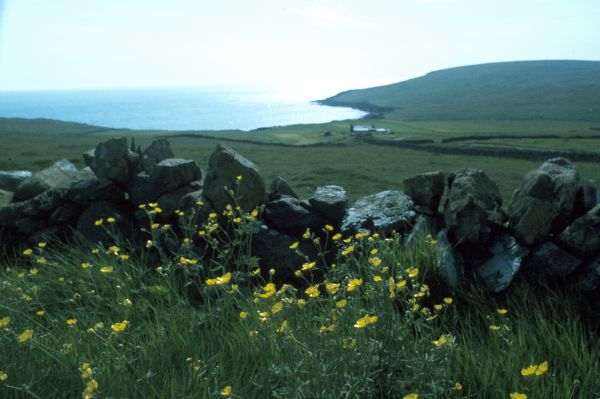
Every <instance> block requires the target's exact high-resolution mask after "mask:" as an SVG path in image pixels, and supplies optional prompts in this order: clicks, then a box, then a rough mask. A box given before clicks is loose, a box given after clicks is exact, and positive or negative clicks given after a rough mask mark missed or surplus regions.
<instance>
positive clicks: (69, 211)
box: [48, 202, 83, 224]
mask: <svg viewBox="0 0 600 399" xmlns="http://www.w3.org/2000/svg"><path fill="white" fill-rule="evenodd" d="M82 209H83V207H82V206H81V205H79V204H75V203H72V202H67V203H63V204H61V205H60V206H59V207H58V208H56V209H54V211H52V213H51V214H50V217H49V218H48V221H49V222H50V223H52V224H55V223H67V224H70V223H74V222H77V218H78V217H79V214H80V213H81V211H82Z"/></svg>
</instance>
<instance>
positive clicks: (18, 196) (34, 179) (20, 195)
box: [13, 159, 82, 201]
mask: <svg viewBox="0 0 600 399" xmlns="http://www.w3.org/2000/svg"><path fill="white" fill-rule="evenodd" d="M81 179H82V175H81V172H79V170H78V169H77V167H76V166H75V165H73V164H72V163H71V162H69V161H67V160H66V159H62V160H60V161H57V162H55V163H54V164H52V166H50V167H48V168H46V169H42V170H40V171H39V172H36V173H34V174H33V176H31V178H29V179H27V180H25V181H23V182H22V183H21V184H19V186H18V187H17V191H16V192H15V196H14V198H13V201H24V200H27V199H30V198H33V197H35V196H36V195H38V194H41V193H43V192H44V191H46V190H48V189H50V188H65V187H69V186H70V185H71V184H73V183H74V182H76V181H78V180H81Z"/></svg>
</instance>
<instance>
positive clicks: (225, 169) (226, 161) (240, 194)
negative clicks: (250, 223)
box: [204, 144, 266, 213]
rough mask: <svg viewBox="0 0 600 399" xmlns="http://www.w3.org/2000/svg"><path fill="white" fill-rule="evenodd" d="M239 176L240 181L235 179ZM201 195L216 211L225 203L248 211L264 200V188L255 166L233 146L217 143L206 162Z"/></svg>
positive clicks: (219, 210) (223, 206)
mask: <svg viewBox="0 0 600 399" xmlns="http://www.w3.org/2000/svg"><path fill="white" fill-rule="evenodd" d="M238 176H241V180H237V177H238ZM204 196H205V197H206V199H207V200H208V202H209V205H210V206H211V207H212V208H213V209H214V210H215V211H217V213H219V212H222V211H223V210H224V209H225V207H226V206H227V205H228V204H230V205H232V206H235V205H236V204H237V206H239V207H240V208H241V209H242V210H243V211H245V212H250V211H252V210H253V209H254V208H256V207H258V206H259V205H261V204H263V203H264V201H265V197H266V187H265V182H264V181H263V179H262V177H261V176H260V173H259V171H258V168H257V167H256V165H254V164H253V163H252V162H250V161H249V160H247V159H246V158H244V157H243V156H241V155H240V154H239V153H238V152H236V151H235V150H233V149H232V148H230V147H227V146H225V145H223V144H219V145H218V146H217V148H216V150H215V151H214V152H213V153H212V154H211V156H210V159H209V161H208V171H207V173H206V178H205V180H204Z"/></svg>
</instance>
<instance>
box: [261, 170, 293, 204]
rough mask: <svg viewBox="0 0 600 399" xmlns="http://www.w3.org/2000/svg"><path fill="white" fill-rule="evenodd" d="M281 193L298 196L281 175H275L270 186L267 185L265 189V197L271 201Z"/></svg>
mask: <svg viewBox="0 0 600 399" xmlns="http://www.w3.org/2000/svg"><path fill="white" fill-rule="evenodd" d="M282 195H288V196H290V197H294V198H298V195H297V194H296V193H295V192H294V190H293V189H292V188H291V187H290V185H289V184H288V182H287V181H285V180H284V178H283V177H280V176H275V178H274V179H273V181H272V182H271V186H269V190H268V191H267V197H268V199H269V201H273V200H275V199H277V198H278V197H280V196H282Z"/></svg>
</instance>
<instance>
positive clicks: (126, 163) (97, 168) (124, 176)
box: [84, 137, 131, 185]
mask: <svg viewBox="0 0 600 399" xmlns="http://www.w3.org/2000/svg"><path fill="white" fill-rule="evenodd" d="M129 152H130V151H129V147H128V146H127V139H126V138H125V137H121V138H114V139H109V140H106V141H104V142H102V143H100V144H98V145H97V146H96V149H95V150H94V156H93V157H92V158H91V159H90V158H89V157H88V159H85V158H86V157H85V156H84V159H85V160H86V162H90V164H89V165H88V166H90V167H91V168H92V170H93V171H94V173H95V174H96V176H98V177H105V178H107V179H109V180H112V181H114V182H115V183H117V184H120V185H126V184H127V182H128V181H129V178H130V174H131V173H130V162H131V159H130V154H129Z"/></svg>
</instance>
